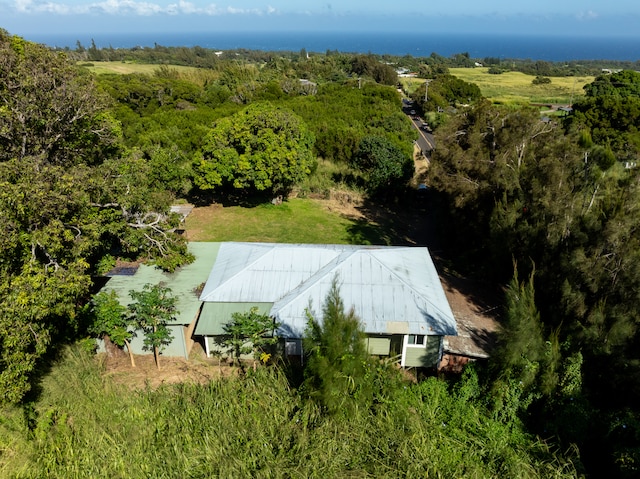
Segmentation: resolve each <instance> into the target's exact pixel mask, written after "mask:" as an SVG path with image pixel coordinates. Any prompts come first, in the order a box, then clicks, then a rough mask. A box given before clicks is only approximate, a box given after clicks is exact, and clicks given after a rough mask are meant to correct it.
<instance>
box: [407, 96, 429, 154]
mask: <svg viewBox="0 0 640 479" xmlns="http://www.w3.org/2000/svg"><path fill="white" fill-rule="evenodd" d="M402 111H403V112H404V113H405V114H406V115H407V116H408V117H409V119H410V120H411V123H412V124H413V126H414V127H415V129H416V130H418V141H417V143H418V147H419V148H420V150H421V151H422V152H423V154H424V155H425V156H427V157H428V156H429V155H430V154H431V152H432V151H433V150H435V149H436V141H435V139H434V137H433V135H432V134H431V133H429V132H428V131H426V130H425V129H424V128H423V125H426V123H425V122H423V121H422V118H420V117H419V116H417V115H416V113H415V110H414V109H413V107H412V105H411V103H408V102H407V101H403V105H402Z"/></svg>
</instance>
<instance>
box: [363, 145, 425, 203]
mask: <svg viewBox="0 0 640 479" xmlns="http://www.w3.org/2000/svg"><path fill="white" fill-rule="evenodd" d="M351 166H352V167H353V168H356V169H358V170H360V171H361V172H362V173H364V175H365V177H366V187H367V189H368V190H369V191H370V192H371V193H373V194H385V195H387V194H389V193H390V192H393V191H397V190H399V189H401V188H403V187H404V186H405V185H406V183H407V181H408V180H409V179H410V178H411V177H412V176H413V172H414V165H413V160H412V159H411V158H410V157H408V156H406V155H405V154H404V153H403V152H402V150H400V148H398V147H396V146H395V145H394V144H393V143H391V142H390V141H389V140H387V139H386V138H383V137H379V136H366V137H364V138H363V139H362V140H361V141H360V144H359V146H358V150H357V151H356V153H355V155H354V157H353V159H352V161H351Z"/></svg>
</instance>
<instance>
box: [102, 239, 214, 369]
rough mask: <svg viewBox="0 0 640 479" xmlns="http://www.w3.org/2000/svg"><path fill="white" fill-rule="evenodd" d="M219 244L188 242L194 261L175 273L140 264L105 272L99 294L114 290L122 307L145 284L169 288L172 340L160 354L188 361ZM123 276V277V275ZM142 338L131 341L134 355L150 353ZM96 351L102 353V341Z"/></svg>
mask: <svg viewBox="0 0 640 479" xmlns="http://www.w3.org/2000/svg"><path fill="white" fill-rule="evenodd" d="M219 247H220V243H205V242H201V243H189V245H188V248H189V251H190V252H191V253H192V254H193V255H194V256H195V257H196V260H195V261H194V262H193V263H191V264H188V265H186V266H183V267H181V268H179V269H178V270H177V271H176V272H174V273H166V272H163V271H161V270H159V269H158V268H156V267H154V266H148V265H144V264H143V265H140V266H137V267H135V268H126V269H125V270H124V271H122V269H118V270H114V271H112V272H110V273H107V277H108V279H107V281H106V284H105V285H104V286H103V287H102V289H101V291H104V292H109V291H115V292H116V293H117V295H118V300H119V301H120V303H121V304H122V305H124V306H127V305H128V304H129V303H131V302H132V299H131V296H129V291H131V290H135V291H141V290H142V288H143V287H144V285H145V284H152V285H157V284H160V285H163V286H166V287H168V288H169V289H171V295H172V296H173V297H175V298H176V316H175V319H174V320H173V321H171V322H170V323H169V324H168V327H169V330H170V331H171V335H172V336H173V341H172V342H171V344H169V345H168V346H167V347H166V348H165V349H164V350H163V351H162V354H163V355H165V356H177V357H183V358H188V357H189V353H190V351H191V348H192V346H193V344H194V339H193V329H194V328H195V324H196V320H197V318H198V316H199V314H200V306H201V304H202V303H201V302H200V300H199V295H200V289H201V288H202V286H203V285H204V283H205V281H206V280H207V278H208V276H209V273H210V272H211V268H212V267H213V263H214V262H215V259H216V255H217V252H218V248H219ZM122 273H124V274H122ZM143 340H144V338H143V337H142V334H137V335H136V336H135V337H134V338H133V339H132V341H131V349H132V351H133V353H134V354H152V353H153V352H152V351H146V350H144V348H143V346H144V343H143ZM98 350H99V351H101V350H104V345H103V344H102V342H101V341H99V342H98Z"/></svg>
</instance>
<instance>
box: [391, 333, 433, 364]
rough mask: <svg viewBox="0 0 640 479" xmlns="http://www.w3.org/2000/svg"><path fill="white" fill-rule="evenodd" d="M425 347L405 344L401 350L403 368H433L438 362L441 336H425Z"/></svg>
mask: <svg viewBox="0 0 640 479" xmlns="http://www.w3.org/2000/svg"><path fill="white" fill-rule="evenodd" d="M425 339H426V341H425V342H426V344H425V345H413V344H406V340H407V336H405V344H404V347H403V349H402V362H401V365H402V366H403V367H408V368H435V367H436V366H437V365H438V362H439V360H440V351H441V349H442V336H426V338H425Z"/></svg>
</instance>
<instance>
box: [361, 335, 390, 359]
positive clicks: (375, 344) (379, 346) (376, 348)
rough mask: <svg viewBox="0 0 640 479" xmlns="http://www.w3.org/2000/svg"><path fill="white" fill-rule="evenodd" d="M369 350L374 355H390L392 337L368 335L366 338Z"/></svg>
mask: <svg viewBox="0 0 640 479" xmlns="http://www.w3.org/2000/svg"><path fill="white" fill-rule="evenodd" d="M365 342H366V343H367V351H368V352H369V354H372V355H374V356H389V352H390V351H391V338H390V337H389V336H368V337H367V338H366V339H365Z"/></svg>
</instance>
